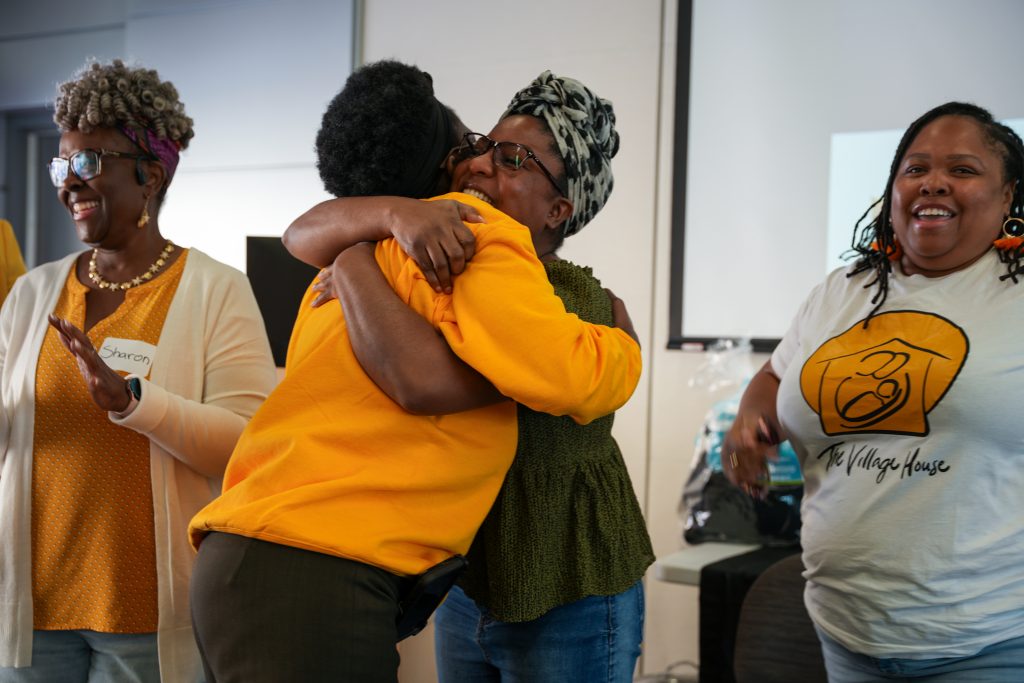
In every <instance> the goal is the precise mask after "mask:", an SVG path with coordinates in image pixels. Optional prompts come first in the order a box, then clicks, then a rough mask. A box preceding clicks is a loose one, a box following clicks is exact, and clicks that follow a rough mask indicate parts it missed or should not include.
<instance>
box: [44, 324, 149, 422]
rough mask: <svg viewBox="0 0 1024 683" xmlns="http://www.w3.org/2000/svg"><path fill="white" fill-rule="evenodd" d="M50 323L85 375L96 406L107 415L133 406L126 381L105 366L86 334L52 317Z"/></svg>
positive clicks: (83, 377)
mask: <svg viewBox="0 0 1024 683" xmlns="http://www.w3.org/2000/svg"><path fill="white" fill-rule="evenodd" d="M47 319H48V320H49V322H50V325H52V326H53V328H54V329H55V330H57V335H58V336H59V337H60V341H61V343H62V344H64V348H66V349H67V350H68V352H69V353H70V354H71V355H72V356H73V357H74V359H75V362H77V363H78V370H79V372H81V373H82V379H84V380H85V386H86V388H87V389H88V390H89V394H90V395H91V396H92V400H93V401H95V403H96V405H97V406H99V407H100V408H102V409H103V410H106V411H110V412H114V413H121V412H124V411H125V410H126V409H127V408H128V405H129V404H130V403H131V394H130V393H129V391H128V383H127V381H126V380H125V379H124V377H122V376H121V375H119V374H117V373H116V372H114V371H113V370H111V369H110V367H109V366H108V365H107V364H106V363H104V362H103V359H101V358H100V355H99V354H98V353H97V352H96V348H95V347H93V345H92V342H91V341H89V337H88V336H86V334H85V332H82V330H80V329H78V328H77V327H75V326H74V325H72V324H71V323H69V322H68V321H67V320H64V319H63V318H58V317H57V316H55V315H53V314H52V313H51V314H50V315H49V316H47Z"/></svg>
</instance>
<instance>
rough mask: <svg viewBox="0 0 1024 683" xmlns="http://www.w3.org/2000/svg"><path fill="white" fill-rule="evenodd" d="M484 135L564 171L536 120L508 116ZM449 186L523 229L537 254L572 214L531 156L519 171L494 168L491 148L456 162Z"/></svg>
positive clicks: (547, 246) (546, 249)
mask: <svg viewBox="0 0 1024 683" xmlns="http://www.w3.org/2000/svg"><path fill="white" fill-rule="evenodd" d="M487 135H488V137H490V138H491V139H492V140H496V141H498V142H516V143H519V144H520V145H523V146H525V147H527V148H529V149H530V150H531V151H532V152H533V153H534V154H536V155H537V157H538V158H539V159H540V160H541V161H542V162H543V164H544V166H546V167H547V168H548V170H549V171H550V172H551V173H552V174H554V175H555V176H556V177H558V176H561V175H563V174H564V168H563V165H562V159H561V158H560V157H559V155H558V154H557V152H554V151H553V147H554V140H553V139H552V137H551V134H550V133H549V132H548V131H547V129H546V128H545V127H544V124H543V123H541V121H540V119H537V118H535V117H533V116H521V115H516V116H508V117H506V118H504V119H502V120H501V121H500V122H499V123H498V125H497V126H495V127H494V128H493V129H492V130H491V132H490V133H488V134H487ZM452 190H455V191H458V192H465V193H467V194H470V195H473V196H475V197H477V198H478V199H482V200H483V201H485V202H487V203H488V204H491V205H493V206H494V207H496V208H497V209H499V210H500V211H502V212H503V213H506V214H508V215H509V216H511V217H512V218H514V219H515V220H517V221H519V222H520V223H522V224H523V225H525V226H526V227H528V228H529V229H530V234H531V236H532V237H533V244H534V248H535V249H536V250H537V253H538V255H540V256H542V257H543V256H545V255H546V254H548V253H549V250H553V247H552V246H550V245H551V244H553V243H554V242H555V240H556V235H557V230H558V228H559V227H560V226H561V225H562V223H564V222H565V221H566V220H567V219H568V218H569V216H570V215H571V214H572V203H571V202H570V201H569V200H567V199H566V198H565V197H563V196H561V195H560V194H559V193H558V190H556V189H555V187H554V186H553V185H552V184H551V181H550V180H548V178H547V176H545V175H544V172H543V171H541V169H540V167H538V166H537V164H536V163H534V161H533V160H532V159H530V160H528V161H527V162H526V163H525V164H523V166H522V167H521V168H520V169H519V170H515V171H513V170H510V169H507V168H505V167H502V168H496V167H495V165H494V157H493V150H488V152H487V153H486V154H481V155H480V156H477V157H471V158H469V159H466V160H464V161H462V162H460V163H459V164H458V165H457V166H456V167H455V169H454V170H453V172H452Z"/></svg>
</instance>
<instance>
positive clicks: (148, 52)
mask: <svg viewBox="0 0 1024 683" xmlns="http://www.w3.org/2000/svg"><path fill="white" fill-rule="evenodd" d="M352 36H353V21H352V0H176V1H175V2H165V1H163V0H103V1H102V2H90V3H89V4H88V8H87V11H86V7H85V6H84V5H83V4H82V3H80V2H72V1H71V0H47V2H44V3H20V2H6V1H5V2H4V3H3V4H2V5H0V111H2V110H13V109H21V108H28V107H41V106H44V105H47V106H52V103H53V98H54V96H55V94H56V84H57V83H58V82H60V81H64V80H67V79H68V78H70V77H71V76H72V74H73V73H74V72H75V71H77V70H78V69H79V68H81V67H82V66H83V65H84V64H85V63H86V61H87V59H89V58H97V59H100V60H109V59H111V58H113V57H121V58H123V59H125V61H126V62H128V63H139V64H142V65H144V66H147V67H151V68H155V69H156V70H157V71H158V72H159V74H160V76H161V78H163V79H165V80H170V81H172V82H173V83H174V84H175V86H176V87H177V88H178V92H179V94H180V96H181V99H182V101H183V102H184V103H185V109H186V112H187V113H188V114H189V116H191V117H192V118H193V119H194V121H195V130H196V137H195V138H194V139H193V140H192V142H191V144H190V146H189V148H188V149H187V150H185V151H184V152H183V153H182V159H181V164H180V166H179V167H178V172H177V174H176V175H175V178H174V183H173V185H172V187H171V189H170V191H169V192H168V194H167V200H166V202H165V205H164V208H163V211H162V213H161V216H160V223H161V230H162V231H163V232H164V234H165V235H166V236H167V237H169V238H171V239H173V240H175V241H176V242H178V243H179V244H184V245H188V246H192V247H197V248H199V249H202V250H203V251H205V252H206V253H208V254H210V255H211V256H213V257H214V258H217V259H219V260H221V261H224V262H225V263H228V264H230V265H233V266H235V267H236V268H239V269H243V270H244V268H245V236H246V235H280V234H281V233H282V232H283V231H284V228H285V227H287V225H288V223H290V222H291V220H292V219H293V218H295V217H296V216H298V215H299V214H300V213H301V212H302V211H304V210H305V209H307V208H309V206H311V205H312V204H314V203H316V202H318V201H321V200H323V199H325V198H326V197H327V196H328V195H327V194H326V193H325V192H324V191H323V189H322V187H321V184H320V179H319V176H318V175H317V172H316V168H315V154H314V150H313V141H314V138H315V135H316V130H317V128H319V126H320V117H321V116H322V114H323V110H324V109H325V108H326V106H327V102H328V101H329V100H330V99H331V97H333V96H334V93H335V92H336V91H337V90H338V89H340V87H341V85H342V84H343V83H344V79H345V78H346V76H347V75H348V73H349V72H350V71H351V68H352V43H353V40H352ZM0 151H2V142H0Z"/></svg>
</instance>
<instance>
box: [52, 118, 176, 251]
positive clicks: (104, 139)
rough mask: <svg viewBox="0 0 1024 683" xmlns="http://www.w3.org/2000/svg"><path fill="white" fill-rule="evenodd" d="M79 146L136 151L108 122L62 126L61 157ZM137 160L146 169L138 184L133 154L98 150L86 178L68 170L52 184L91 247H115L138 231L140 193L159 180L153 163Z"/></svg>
mask: <svg viewBox="0 0 1024 683" xmlns="http://www.w3.org/2000/svg"><path fill="white" fill-rule="evenodd" d="M83 149H95V150H100V149H102V150H106V151H111V152H123V153H125V154H139V153H140V152H139V150H138V149H136V148H134V146H133V145H132V143H131V141H130V140H129V139H128V138H127V137H125V136H124V135H123V134H122V133H121V132H120V131H117V130H114V129H113V128H99V129H96V130H94V131H93V132H91V133H83V132H81V131H77V130H75V131H68V132H66V133H63V134H62V135H61V136H60V152H59V155H60V156H61V157H63V158H65V159H68V158H70V157H71V156H72V155H73V154H75V153H76V152H78V151H81V150H83ZM142 163H143V165H144V168H145V170H146V175H147V181H146V184H145V185H140V184H139V182H138V179H137V178H136V175H135V160H134V159H125V158H119V157H114V156H103V157H102V159H101V164H102V173H100V174H99V175H98V176H96V177H95V178H93V179H92V180H88V181H83V180H81V179H80V178H78V176H76V175H75V174H74V173H70V172H69V173H68V177H67V179H66V180H65V181H64V183H63V185H61V186H60V187H58V188H57V199H58V200H59V201H60V203H61V204H63V205H64V206H65V207H66V208H67V210H68V212H69V213H70V214H71V219H72V220H73V221H74V222H75V230H76V231H77V232H78V238H79V239H80V240H82V242H84V243H86V244H87V245H89V246H91V247H98V246H102V247H104V248H118V247H120V246H123V245H124V243H125V242H126V241H127V240H129V239H130V238H131V237H132V236H133V234H137V233H139V232H141V231H139V230H138V229H137V227H136V221H138V218H139V215H140V214H141V213H142V207H143V202H144V201H145V200H144V197H145V196H146V193H147V192H148V195H149V196H150V197H152V196H153V193H154V184H155V183H156V182H158V181H160V177H157V176H158V173H159V170H158V168H157V167H158V165H157V164H153V163H147V162H142ZM161 177H162V176H161ZM150 206H151V208H152V204H151V205H150Z"/></svg>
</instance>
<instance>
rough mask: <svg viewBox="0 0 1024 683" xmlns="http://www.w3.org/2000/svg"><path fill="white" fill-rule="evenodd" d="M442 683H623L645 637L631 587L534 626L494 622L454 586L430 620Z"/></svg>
mask: <svg viewBox="0 0 1024 683" xmlns="http://www.w3.org/2000/svg"><path fill="white" fill-rule="evenodd" d="M434 627H435V632H434V645H435V654H436V655H437V673H438V680H439V681H440V682H441V683H492V682H493V683H499V682H500V683H575V682H579V683H629V681H632V680H633V670H634V669H635V668H636V660H637V657H639V656H640V643H641V642H642V641H643V631H644V590H643V585H641V583H640V582H639V581H638V582H637V583H635V584H633V587H632V588H629V589H628V590H626V591H623V592H622V593H619V594H617V595H608V596H604V595H600V596H592V597H589V598H583V599H582V600H577V601H576V602H571V603H569V604H567V605H561V606H559V607H556V608H554V609H553V610H551V611H549V612H547V613H546V614H544V615H543V616H541V617H539V618H537V619H534V620H533V621H525V622H518V623H510V622H502V621H497V620H495V619H494V618H492V617H491V616H489V614H488V612H487V610H486V609H482V608H481V607H480V606H478V605H477V604H476V603H475V602H473V601H472V600H470V599H469V597H468V596H467V595H466V594H465V593H464V592H463V591H462V590H461V589H460V588H458V587H457V586H456V587H455V588H453V589H452V591H451V592H450V593H449V594H448V598H447V599H446V600H445V601H444V603H443V604H442V605H441V606H440V607H439V608H438V610H437V612H436V614H435V616H434Z"/></svg>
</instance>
